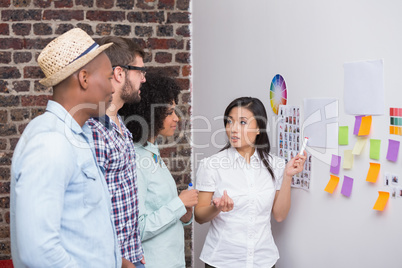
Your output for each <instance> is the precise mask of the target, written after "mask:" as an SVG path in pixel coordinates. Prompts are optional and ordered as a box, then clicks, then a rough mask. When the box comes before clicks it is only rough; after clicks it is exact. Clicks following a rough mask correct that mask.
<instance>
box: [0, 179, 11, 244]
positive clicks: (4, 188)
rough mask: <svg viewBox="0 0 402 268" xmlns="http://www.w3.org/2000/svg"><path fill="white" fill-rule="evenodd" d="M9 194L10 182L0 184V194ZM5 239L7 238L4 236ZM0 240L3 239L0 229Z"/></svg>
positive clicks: (0, 229)
mask: <svg viewBox="0 0 402 268" xmlns="http://www.w3.org/2000/svg"><path fill="white" fill-rule="evenodd" d="M9 193H10V182H7V181H6V182H0V194H9ZM6 237H7V236H6ZM0 238H4V234H3V229H2V228H0Z"/></svg>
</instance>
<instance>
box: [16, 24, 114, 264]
mask: <svg viewBox="0 0 402 268" xmlns="http://www.w3.org/2000/svg"><path fill="white" fill-rule="evenodd" d="M110 45H111V44H105V45H103V46H99V45H97V44H96V43H95V42H94V40H93V39H92V38H91V37H90V36H89V35H87V34H86V33H85V32H84V31H82V30H80V29H78V28H75V29H72V30H70V31H68V32H66V33H65V34H63V35H61V36H59V37H58V38H56V39H54V40H53V41H51V42H50V43H49V44H48V45H47V46H46V47H45V48H44V49H43V50H42V52H41V53H40V55H39V57H38V63H39V66H40V67H41V69H42V71H43V72H44V74H45V76H46V77H45V78H44V79H42V80H41V81H40V83H42V84H43V85H45V86H48V87H53V100H52V101H49V102H48V105H47V108H46V112H45V113H44V114H43V115H41V116H38V117H37V118H35V119H34V120H32V121H31V122H30V123H29V124H28V126H27V127H26V129H25V131H24V133H23V135H22V136H21V138H20V140H19V142H18V144H17V147H16V149H15V151H14V156H13V161H12V167H11V210H10V214H11V250H12V259H13V262H14V266H15V267H40V268H44V267H52V268H54V267H69V268H70V267H105V268H106V267H121V255H120V252H119V249H118V243H117V237H116V234H115V230H114V224H113V221H112V219H111V203H110V196H109V192H108V189H107V185H106V182H105V179H104V177H103V175H102V172H101V171H100V169H99V167H98V165H97V163H96V156H95V150H94V148H93V139H92V133H91V130H90V129H89V128H88V127H87V126H86V125H85V122H86V121H87V120H88V119H89V118H90V117H92V116H101V115H103V114H104V113H105V110H106V108H107V107H108V105H110V102H111V100H112V93H113V89H112V86H111V78H112V66H111V63H110V60H109V59H108V57H107V56H106V54H105V53H103V51H104V50H105V49H106V48H108V47H109V46H110Z"/></svg>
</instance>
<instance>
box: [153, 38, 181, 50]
mask: <svg viewBox="0 0 402 268" xmlns="http://www.w3.org/2000/svg"><path fill="white" fill-rule="evenodd" d="M183 46H184V42H183V40H182V41H177V40H175V39H159V38H149V39H148V42H147V47H148V48H150V49H183Z"/></svg>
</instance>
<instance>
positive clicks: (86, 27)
mask: <svg viewBox="0 0 402 268" xmlns="http://www.w3.org/2000/svg"><path fill="white" fill-rule="evenodd" d="M77 27H78V28H81V29H82V30H84V31H85V32H86V33H87V34H89V35H93V34H94V32H93V31H92V26H91V25H89V24H86V23H78V24H77Z"/></svg>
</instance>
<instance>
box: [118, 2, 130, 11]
mask: <svg viewBox="0 0 402 268" xmlns="http://www.w3.org/2000/svg"><path fill="white" fill-rule="evenodd" d="M116 6H117V7H119V8H121V9H126V10H132V9H133V8H134V0H117V1H116Z"/></svg>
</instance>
